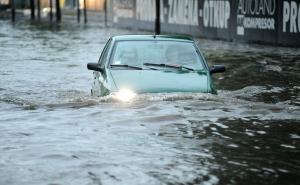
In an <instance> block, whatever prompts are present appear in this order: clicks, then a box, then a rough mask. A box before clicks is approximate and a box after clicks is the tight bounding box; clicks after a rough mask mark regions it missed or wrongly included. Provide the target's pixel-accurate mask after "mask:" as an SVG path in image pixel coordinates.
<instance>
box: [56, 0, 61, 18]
mask: <svg viewBox="0 0 300 185" xmlns="http://www.w3.org/2000/svg"><path fill="white" fill-rule="evenodd" d="M55 10H56V21H57V22H60V21H61V10H60V4H59V0H56V1H55Z"/></svg>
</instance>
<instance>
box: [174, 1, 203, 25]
mask: <svg viewBox="0 0 300 185" xmlns="http://www.w3.org/2000/svg"><path fill="white" fill-rule="evenodd" d="M168 4H169V15H168V20H169V21H168V22H169V23H170V24H184V25H194V26H197V25H198V0H169V1H168Z"/></svg>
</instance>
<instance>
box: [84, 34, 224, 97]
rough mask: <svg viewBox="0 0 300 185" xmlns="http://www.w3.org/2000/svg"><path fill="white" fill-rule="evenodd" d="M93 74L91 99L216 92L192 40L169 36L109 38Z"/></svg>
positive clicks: (219, 69) (93, 65) (217, 67)
mask: <svg viewBox="0 0 300 185" xmlns="http://www.w3.org/2000/svg"><path fill="white" fill-rule="evenodd" d="M87 68H88V69H89V70H93V71H94V82H93V86H92V90H91V94H92V95H93V96H106V95H109V94H116V95H117V96H119V97H120V99H124V100H127V99H128V100H129V99H131V98H132V97H134V96H135V94H140V93H169V92H197V93H213V94H215V93H216V89H215V88H214V85H213V82H212V78H211V74H213V73H219V72H224V71H225V67H224V66H222V65H215V66H213V67H212V68H211V69H210V68H209V67H208V65H207V64H206V62H205V59H204V57H203V55H202V54H201V52H200V50H199V48H198V47H197V46H196V44H195V42H194V40H193V39H191V38H190V37H186V36H171V35H122V36H113V37H111V38H110V39H109V40H108V42H107V43H106V45H105V47H104V49H103V51H102V54H101V56H100V59H99V61H98V63H88V64H87Z"/></svg>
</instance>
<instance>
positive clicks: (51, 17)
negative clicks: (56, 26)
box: [49, 0, 53, 22]
mask: <svg viewBox="0 0 300 185" xmlns="http://www.w3.org/2000/svg"><path fill="white" fill-rule="evenodd" d="M49 1H50V21H51V22H52V20H53V11H52V10H53V4H52V0H49Z"/></svg>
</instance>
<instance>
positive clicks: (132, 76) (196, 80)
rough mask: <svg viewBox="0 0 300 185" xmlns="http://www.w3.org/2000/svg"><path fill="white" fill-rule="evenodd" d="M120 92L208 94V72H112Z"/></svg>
mask: <svg viewBox="0 0 300 185" xmlns="http://www.w3.org/2000/svg"><path fill="white" fill-rule="evenodd" d="M111 75H112V79H113V80H114V83H115V85H116V87H117V89H118V90H120V89H125V88H126V89H131V90H133V91H135V92H137V93H159V92H208V91H209V90H208V80H207V78H208V74H207V71H198V72H194V71H192V72H189V71H181V70H176V71H162V70H111Z"/></svg>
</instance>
